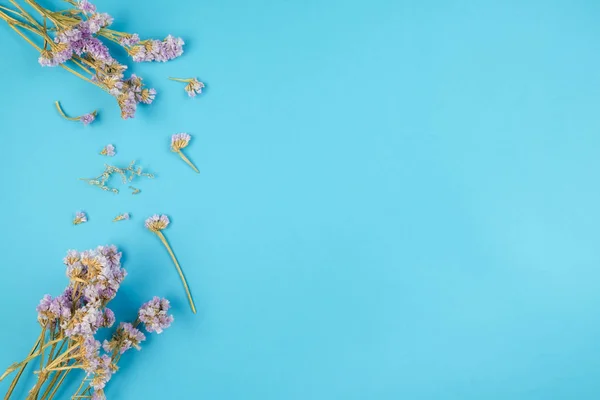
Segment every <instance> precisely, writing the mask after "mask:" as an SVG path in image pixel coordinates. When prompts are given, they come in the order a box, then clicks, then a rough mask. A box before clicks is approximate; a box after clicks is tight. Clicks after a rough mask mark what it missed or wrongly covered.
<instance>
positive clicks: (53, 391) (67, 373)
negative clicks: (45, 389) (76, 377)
mask: <svg viewBox="0 0 600 400" xmlns="http://www.w3.org/2000/svg"><path fill="white" fill-rule="evenodd" d="M69 372H71V371H70V370H69V371H64V372H63V373H62V377H61V378H60V380H59V381H58V383H57V384H56V386H55V387H54V390H52V393H50V396H48V400H52V399H53V398H54V395H56V392H58V388H60V385H62V383H63V382H64V380H65V378H66V377H67V375H69ZM57 376H58V375H57ZM50 387H52V386H50ZM42 400H44V397H43V396H42Z"/></svg>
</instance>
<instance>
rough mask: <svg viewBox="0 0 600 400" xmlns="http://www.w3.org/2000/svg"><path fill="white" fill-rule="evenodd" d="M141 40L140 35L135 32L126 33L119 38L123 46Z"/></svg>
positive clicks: (133, 44)
mask: <svg viewBox="0 0 600 400" xmlns="http://www.w3.org/2000/svg"><path fill="white" fill-rule="evenodd" d="M139 42H140V37H139V35H138V34H137V33H134V34H132V35H126V36H123V37H121V39H119V43H120V44H121V46H127V47H131V46H135V45H136V44H138V43H139Z"/></svg>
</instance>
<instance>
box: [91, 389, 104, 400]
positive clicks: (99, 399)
mask: <svg viewBox="0 0 600 400" xmlns="http://www.w3.org/2000/svg"><path fill="white" fill-rule="evenodd" d="M91 400H106V395H105V394H104V390H102V389H100V390H94V393H93V394H92V397H91Z"/></svg>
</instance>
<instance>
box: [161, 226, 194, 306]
mask: <svg viewBox="0 0 600 400" xmlns="http://www.w3.org/2000/svg"><path fill="white" fill-rule="evenodd" d="M156 234H157V235H158V238H159V239H160V241H161V242H163V244H164V245H165V247H166V248H167V251H168V252H169V254H170V255H171V258H172V259H173V263H175V268H177V273H179V277H180V278H181V282H182V283H183V287H184V288H185V293H186V294H187V297H188V300H189V302H190V307H191V308H192V312H193V313H194V314H196V306H195V305H194V300H193V299H192V293H191V292H190V288H189V287H188V284H187V281H186V279H185V276H184V275H183V270H182V269H181V267H180V266H179V263H178V262H177V258H176V257H175V254H174V253H173V250H171V246H169V242H167V238H166V237H165V235H163V233H162V232H161V231H156Z"/></svg>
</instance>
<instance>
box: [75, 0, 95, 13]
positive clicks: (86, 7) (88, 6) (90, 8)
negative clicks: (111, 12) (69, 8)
mask: <svg viewBox="0 0 600 400" xmlns="http://www.w3.org/2000/svg"><path fill="white" fill-rule="evenodd" d="M77 8H79V9H80V10H81V11H83V12H84V13H86V14H93V13H95V12H96V6H95V5H93V4H92V3H90V2H89V1H88V0H80V1H79V3H77Z"/></svg>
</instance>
